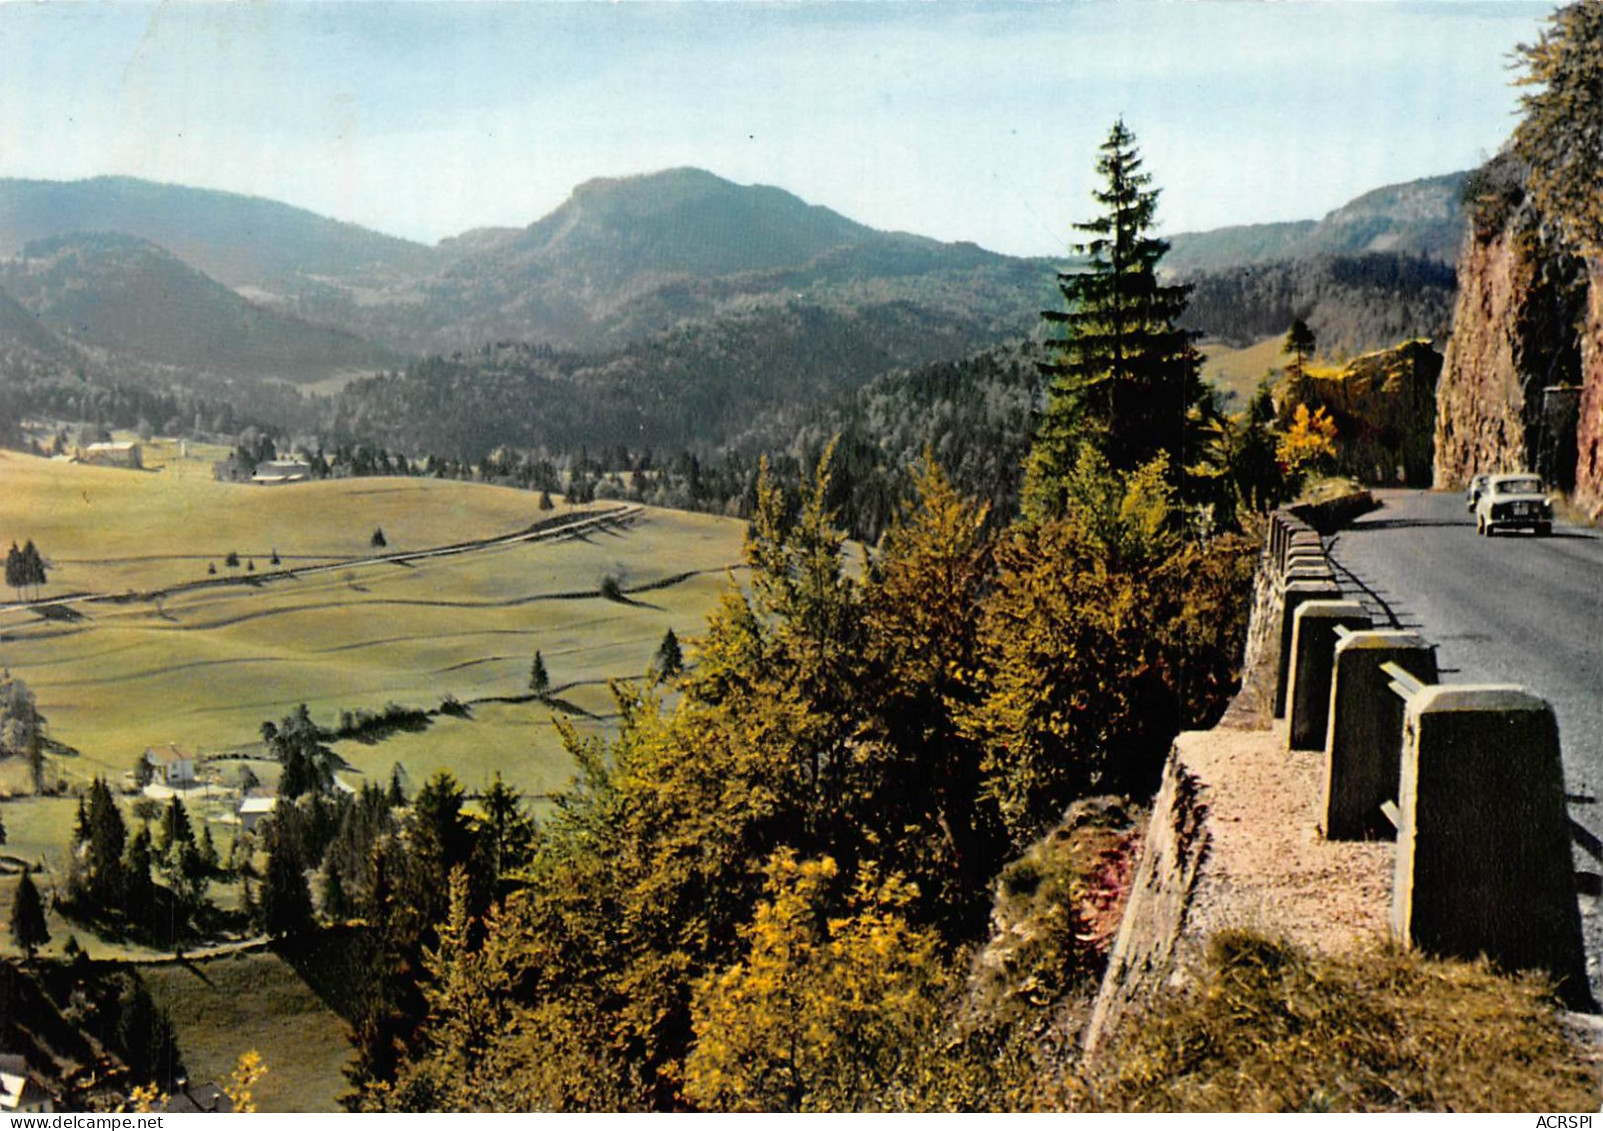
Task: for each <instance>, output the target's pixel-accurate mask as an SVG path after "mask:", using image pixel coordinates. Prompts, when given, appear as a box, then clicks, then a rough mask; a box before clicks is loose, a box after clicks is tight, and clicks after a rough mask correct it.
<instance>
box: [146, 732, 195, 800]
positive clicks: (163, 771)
mask: <svg viewBox="0 0 1603 1131" xmlns="http://www.w3.org/2000/svg"><path fill="white" fill-rule="evenodd" d="M145 765H147V766H149V767H150V780H151V783H152V784H154V785H165V786H169V787H171V788H173V789H182V788H185V787H187V786H192V785H194V784H195V756H194V755H193V754H191V753H190V752H188V751H187V750H183V749H182V748H180V747H178V746H175V745H174V744H173V743H171V742H169V743H168V744H167V745H165V746H150V747H146V748H145Z"/></svg>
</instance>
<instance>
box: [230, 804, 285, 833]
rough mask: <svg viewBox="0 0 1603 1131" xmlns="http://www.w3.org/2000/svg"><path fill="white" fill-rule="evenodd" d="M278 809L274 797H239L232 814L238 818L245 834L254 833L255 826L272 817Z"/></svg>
mask: <svg viewBox="0 0 1603 1131" xmlns="http://www.w3.org/2000/svg"><path fill="white" fill-rule="evenodd" d="M277 808H278V798H276V797H241V798H240V799H239V804H238V805H237V806H235V808H234V813H235V815H236V816H238V817H239V823H240V824H241V825H242V826H243V827H244V830H245V831H246V832H254V831H255V829H256V826H257V825H259V824H261V823H262V821H263V820H264V819H265V818H267V817H271V816H272V815H273V812H274V810H276V809H277Z"/></svg>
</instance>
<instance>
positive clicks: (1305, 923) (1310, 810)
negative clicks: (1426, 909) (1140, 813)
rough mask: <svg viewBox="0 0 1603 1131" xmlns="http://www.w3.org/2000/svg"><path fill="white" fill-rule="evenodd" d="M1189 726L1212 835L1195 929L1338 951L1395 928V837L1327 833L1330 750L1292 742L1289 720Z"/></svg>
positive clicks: (1201, 934)
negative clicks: (1288, 745)
mask: <svg viewBox="0 0 1603 1131" xmlns="http://www.w3.org/2000/svg"><path fill="white" fill-rule="evenodd" d="M1229 721H1230V722H1234V723H1236V725H1235V726H1228V725H1227V726H1222V727H1219V728H1217V729H1215V730H1211V731H1196V732H1189V733H1186V734H1182V735H1181V736H1180V737H1179V739H1178V740H1177V741H1176V744H1175V746H1176V750H1175V756H1176V757H1177V758H1178V759H1179V760H1180V761H1181V762H1182V763H1183V764H1184V766H1185V767H1186V768H1187V769H1189V770H1190V771H1191V773H1193V774H1195V775H1196V777H1197V778H1198V779H1199V781H1200V782H1201V784H1202V790H1201V794H1200V797H1199V800H1200V801H1201V802H1202V803H1203V804H1204V805H1206V806H1207V807H1208V814H1209V815H1208V822H1207V827H1208V833H1209V836H1210V844H1209V848H1208V855H1207V858H1206V859H1205V860H1204V861H1203V864H1202V867H1201V870H1200V872H1199V875H1198V879H1197V886H1196V889H1195V892H1194V894H1193V897H1192V903H1191V909H1190V914H1189V915H1188V917H1187V924H1186V933H1187V934H1188V935H1189V936H1191V938H1193V939H1200V938H1207V937H1208V936H1210V935H1211V934H1213V932H1215V931H1217V930H1219V929H1221V928H1225V927H1246V928H1251V929H1254V930H1258V931H1262V932H1264V933H1266V934H1270V935H1284V936H1285V937H1287V938H1289V939H1291V940H1293V941H1295V942H1298V943H1301V944H1304V945H1306V946H1310V947H1314V948H1317V949H1320V950H1324V951H1327V952H1331V953H1335V952H1340V951H1344V950H1349V949H1352V948H1354V947H1357V946H1362V945H1365V944H1368V943H1371V942H1374V941H1376V940H1377V939H1384V938H1385V937H1386V936H1387V933H1388V925H1387V919H1388V914H1389V911H1390V907H1391V889H1392V867H1393V856H1394V853H1393V846H1392V843H1391V842H1390V841H1368V842H1363V843H1354V842H1333V841H1327V840H1325V839H1324V838H1323V837H1322V836H1321V834H1320V832H1319V818H1320V805H1321V794H1322V774H1323V755H1322V754H1320V753H1317V752H1302V751H1287V750H1286V749H1285V728H1284V724H1283V723H1278V724H1275V725H1273V726H1266V725H1265V724H1263V723H1262V722H1261V721H1258V723H1257V725H1250V724H1251V723H1252V722H1253V721H1254V720H1250V719H1248V718H1246V717H1243V716H1237V717H1236V718H1235V719H1232V720H1229Z"/></svg>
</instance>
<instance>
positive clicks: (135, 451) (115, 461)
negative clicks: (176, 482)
mask: <svg viewBox="0 0 1603 1131" xmlns="http://www.w3.org/2000/svg"><path fill="white" fill-rule="evenodd" d="M78 458H79V460H80V461H81V462H83V463H92V464H96V465H98V466H100V467H132V468H141V467H144V466H145V465H144V462H143V459H142V457H141V456H140V454H139V445H138V444H136V443H134V442H133V441H132V440H130V441H128V442H127V443H122V444H90V445H89V446H88V447H87V448H85V449H84V450H83V454H82V455H80V456H79V457H78Z"/></svg>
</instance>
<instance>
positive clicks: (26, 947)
mask: <svg viewBox="0 0 1603 1131" xmlns="http://www.w3.org/2000/svg"><path fill="white" fill-rule="evenodd" d="M11 941H12V942H13V943H15V944H16V947H17V949H18V950H20V951H22V953H23V954H26V955H27V956H28V959H29V961H32V960H33V955H34V952H35V951H37V950H38V949H39V948H40V947H41V946H43V945H44V944H45V943H47V942H49V941H50V928H49V926H48V925H47V924H46V922H45V905H44V900H42V899H40V898H39V889H38V888H36V887H34V886H33V877H32V876H30V875H29V874H28V873H27V872H23V873H22V879H20V880H18V881H17V894H16V895H15V897H13V899H12V901H11Z"/></svg>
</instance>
